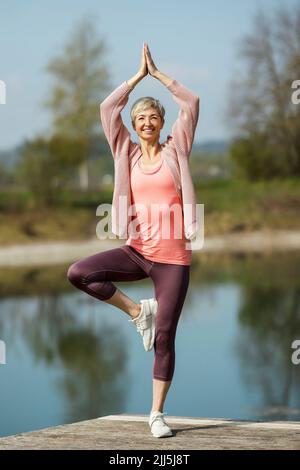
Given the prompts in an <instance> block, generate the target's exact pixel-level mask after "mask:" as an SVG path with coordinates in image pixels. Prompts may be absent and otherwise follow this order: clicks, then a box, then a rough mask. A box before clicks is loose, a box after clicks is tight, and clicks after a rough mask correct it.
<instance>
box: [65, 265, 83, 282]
mask: <svg viewBox="0 0 300 470" xmlns="http://www.w3.org/2000/svg"><path fill="white" fill-rule="evenodd" d="M67 278H68V279H69V281H70V282H71V283H72V284H74V285H78V284H81V283H82V281H83V276H82V270H81V269H80V267H79V266H78V263H77V262H76V263H73V264H71V266H70V267H69V269H68V272H67Z"/></svg>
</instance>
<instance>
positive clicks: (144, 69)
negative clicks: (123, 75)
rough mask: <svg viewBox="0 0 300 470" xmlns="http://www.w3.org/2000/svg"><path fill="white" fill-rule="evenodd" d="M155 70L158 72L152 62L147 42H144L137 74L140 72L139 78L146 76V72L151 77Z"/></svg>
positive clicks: (153, 75)
mask: <svg viewBox="0 0 300 470" xmlns="http://www.w3.org/2000/svg"><path fill="white" fill-rule="evenodd" d="M157 72H158V69H157V67H156V65H155V64H154V62H153V59H152V57H151V54H150V50H149V47H148V44H147V43H146V42H144V46H143V51H142V60H141V66H140V70H139V74H140V76H141V78H144V77H146V76H147V75H148V73H149V74H150V75H151V76H152V77H155V74H156V73H157Z"/></svg>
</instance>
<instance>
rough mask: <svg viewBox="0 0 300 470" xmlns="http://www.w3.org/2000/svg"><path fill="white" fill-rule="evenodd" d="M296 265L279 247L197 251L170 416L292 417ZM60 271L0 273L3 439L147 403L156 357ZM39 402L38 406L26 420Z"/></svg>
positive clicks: (137, 290) (299, 334)
mask: <svg viewBox="0 0 300 470" xmlns="http://www.w3.org/2000/svg"><path fill="white" fill-rule="evenodd" d="M299 261H300V255H297V256H296V255H295V254H283V253H281V254H278V253H277V254H276V255H266V256H260V255H251V256H244V255H238V256H222V257H221V256H220V255H218V256H217V255H211V254H210V255H205V256H204V254H201V255H200V256H199V258H198V259H197V258H196V257H194V259H193V266H192V271H191V284H190V289H189V292H188V295H187V298H186V302H185V307H184V310H183V314H182V317H181V319H180V324H179V327H178V334H177V335H178V338H177V339H176V348H177V351H178V354H177V363H176V364H177V365H176V370H175V379H174V382H175V385H174V387H173V391H172V393H171V397H170V399H169V406H168V414H172V412H173V414H176V415H185V416H210V417H228V418H243V419H257V418H259V419H283V420H285V419H292V420H297V419H299V418H300V412H299V409H300V403H299V401H300V394H299V385H300V384H299V381H300V366H296V365H293V364H292V362H291V354H292V349H291V344H292V342H293V341H294V340H295V339H297V338H298V339H300V307H299V301H300V285H299V284H300V283H299V279H300V275H299V274H300V272H299V271H300V263H299ZM67 268H68V266H57V267H53V266H51V267H47V266H45V267H41V268H37V267H35V268H30V269H27V270H26V269H24V268H18V269H5V272H4V271H3V272H2V275H1V277H0V299H1V300H0V307H1V309H0V338H1V339H3V340H5V342H6V345H7V364H6V365H5V366H0V381H1V391H2V394H1V395H2V400H1V402H0V416H1V421H0V435H7V434H12V433H17V432H21V431H25V430H30V429H37V428H38V427H45V426H49V425H53V424H60V423H66V422H75V421H79V420H84V419H90V418H95V417H98V416H103V415H105V414H115V413H125V412H136V413H146V412H147V409H148V407H149V405H150V399H151V366H152V360H153V356H152V355H151V354H145V353H144V352H143V349H142V347H141V344H140V343H141V342H140V339H138V338H137V336H136V332H135V331H134V330H133V329H130V328H129V327H128V323H127V321H126V323H125V321H124V320H127V318H128V317H126V315H124V314H123V313H120V312H119V311H117V309H115V308H114V307H112V306H110V305H108V304H105V303H101V302H99V301H97V300H96V299H94V298H91V297H89V296H87V294H85V293H83V292H80V291H77V290H76V289H75V288H74V287H73V286H72V285H71V284H70V283H69V282H68V280H67V279H66V271H67ZM117 284H118V285H119V286H120V288H123V290H124V291H126V292H127V293H128V295H131V296H132V297H133V298H135V299H136V300H137V299H138V298H145V297H147V296H152V294H153V290H152V288H153V287H152V283H151V281H150V280H149V279H146V280H141V281H137V282H135V283H129V284H128V283H117ZM121 315H123V317H124V318H123V322H122V321H121V318H122V317H121ZM125 317H126V318H125ZM125 325H126V326H125ZM209 338H213V341H211V340H208V339H209ZM187 365H188V366H187ZM195 368H197V374H195V373H194V371H195ZM23 370H26V379H25V383H24V385H23V388H24V391H25V390H26V393H25V392H24V393H23V394H22V390H20V386H21V385H20V384H21V380H20V381H18V375H19V374H20V377H21V375H22V373H23ZM37 377H38V378H39V379H37ZM40 377H42V379H40ZM31 382H32V383H31ZM43 383H44V388H43ZM187 383H190V384H191V387H186V384H187ZM15 384H17V386H15ZM144 384H145V385H144ZM225 390H226V392H225ZM193 392H195V393H194V395H192V393H193ZM24 394H27V398H26V401H25V398H24V396H23V395H24ZM189 394H190V395H189ZM189 398H190V399H189ZM18 401H19V402H20V403H21V404H22V407H23V408H25V411H26V405H27V406H28V410H27V411H28V413H27V415H26V413H25V411H24V412H22V413H23V414H20V412H18V410H17V409H16V402H18ZM48 404H49V406H48ZM38 406H39V408H38ZM45 407H46V408H47V407H48V408H49V413H48V414H47V413H46V411H45V412H44V409H45ZM36 408H38V409H39V410H42V411H41V412H40V413H37V414H38V415H39V416H35V417H34V410H35V409H36ZM50 411H51V412H52V414H50Z"/></svg>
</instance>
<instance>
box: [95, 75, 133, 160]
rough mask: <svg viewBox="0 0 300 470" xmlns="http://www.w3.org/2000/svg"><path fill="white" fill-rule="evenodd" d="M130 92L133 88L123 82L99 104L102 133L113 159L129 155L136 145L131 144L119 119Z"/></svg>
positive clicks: (126, 130) (129, 137)
mask: <svg viewBox="0 0 300 470" xmlns="http://www.w3.org/2000/svg"><path fill="white" fill-rule="evenodd" d="M132 90H133V88H131V87H129V85H128V83H127V82H126V81H124V82H122V83H121V85H119V86H118V87H117V88H116V89H115V90H114V91H113V92H112V93H111V94H110V95H108V96H107V97H106V98H105V99H104V101H102V102H101V103H100V120H101V124H102V128H103V132H104V134H105V137H106V138H107V141H108V143H109V146H110V148H111V151H112V155H113V157H114V158H117V157H124V156H128V155H130V154H131V152H132V151H133V149H134V147H135V146H136V145H137V144H135V143H134V142H132V140H131V134H130V132H129V131H128V129H127V128H126V126H125V125H124V123H123V120H122V117H121V111H122V109H123V108H124V107H125V105H126V103H127V102H128V98H129V94H130V92H131V91H132Z"/></svg>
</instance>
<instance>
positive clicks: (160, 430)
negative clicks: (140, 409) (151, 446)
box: [149, 411, 173, 437]
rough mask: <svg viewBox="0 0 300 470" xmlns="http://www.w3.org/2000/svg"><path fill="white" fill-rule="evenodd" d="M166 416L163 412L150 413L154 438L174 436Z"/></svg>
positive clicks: (150, 424)
mask: <svg viewBox="0 0 300 470" xmlns="http://www.w3.org/2000/svg"><path fill="white" fill-rule="evenodd" d="M165 414H166V413H163V412H161V411H152V412H151V413H150V417H149V426H150V429H151V432H152V434H153V436H154V437H167V436H173V432H172V430H171V429H170V428H169V426H168V425H167V423H166V422H165V420H164V415H165Z"/></svg>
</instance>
